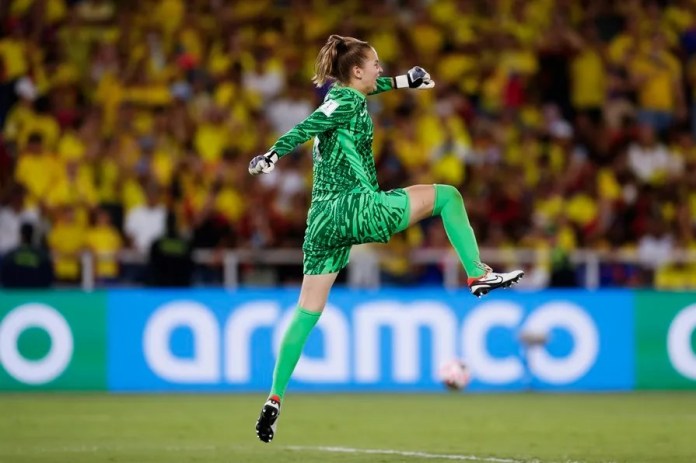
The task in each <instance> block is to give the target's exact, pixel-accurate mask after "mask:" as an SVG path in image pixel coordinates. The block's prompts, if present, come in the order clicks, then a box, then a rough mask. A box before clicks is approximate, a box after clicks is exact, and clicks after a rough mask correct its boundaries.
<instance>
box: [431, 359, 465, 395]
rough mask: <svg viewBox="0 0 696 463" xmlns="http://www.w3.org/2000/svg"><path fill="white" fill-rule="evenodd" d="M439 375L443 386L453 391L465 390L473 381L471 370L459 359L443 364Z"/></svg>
mask: <svg viewBox="0 0 696 463" xmlns="http://www.w3.org/2000/svg"><path fill="white" fill-rule="evenodd" d="M438 374H439V378H440V381H442V384H444V385H445V387H446V388H447V389H450V390H452V391H459V390H461V389H464V388H465V387H467V386H468V385H469V382H470V381H471V372H470V371H469V368H468V367H467V366H466V364H465V363H464V362H463V361H461V360H459V359H454V360H450V361H448V362H445V363H444V364H442V366H441V367H440V370H439V371H438Z"/></svg>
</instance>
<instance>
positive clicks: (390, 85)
mask: <svg viewBox="0 0 696 463" xmlns="http://www.w3.org/2000/svg"><path fill="white" fill-rule="evenodd" d="M392 89H394V78H393V77H378V78H377V89H375V91H374V92H370V93H369V94H370V95H377V94H378V93H382V92H386V91H389V90H392Z"/></svg>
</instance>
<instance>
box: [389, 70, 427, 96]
mask: <svg viewBox="0 0 696 463" xmlns="http://www.w3.org/2000/svg"><path fill="white" fill-rule="evenodd" d="M394 83H395V86H396V88H417V89H419V90H422V89H428V88H433V87H434V86H435V81H433V80H430V74H428V71H426V70H425V69H423V68H422V67H420V66H414V67H412V68H411V69H409V71H408V72H407V73H406V74H404V75H401V76H396V77H394Z"/></svg>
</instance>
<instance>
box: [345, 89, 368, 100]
mask: <svg viewBox="0 0 696 463" xmlns="http://www.w3.org/2000/svg"><path fill="white" fill-rule="evenodd" d="M340 87H341V88H345V89H347V90H350V91H351V92H354V93H355V94H356V95H359V96H360V97H361V98H362V99H363V100H366V99H367V95H365V94H364V93H362V92H361V91H359V90H356V89H354V88H353V87H349V86H347V85H340Z"/></svg>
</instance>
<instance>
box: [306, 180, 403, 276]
mask: <svg viewBox="0 0 696 463" xmlns="http://www.w3.org/2000/svg"><path fill="white" fill-rule="evenodd" d="M409 215H410V205H409V199H408V194H407V193H406V191H405V190H404V189H403V188H398V189H395V190H390V191H375V192H357V193H346V194H344V195H341V196H339V197H338V198H336V199H332V200H328V201H315V202H312V206H311V208H310V209H309V214H308V216H307V230H306V232H305V238H304V245H303V246H302V250H303V252H304V274H305V275H322V274H326V273H334V272H338V271H339V270H341V269H342V268H344V267H345V266H346V265H348V256H349V254H350V248H351V246H353V245H354V244H362V243H374V242H377V243H386V242H387V241H389V239H390V238H391V237H392V235H394V234H395V233H398V232H400V231H402V230H404V229H406V227H407V226H408V220H409Z"/></svg>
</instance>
